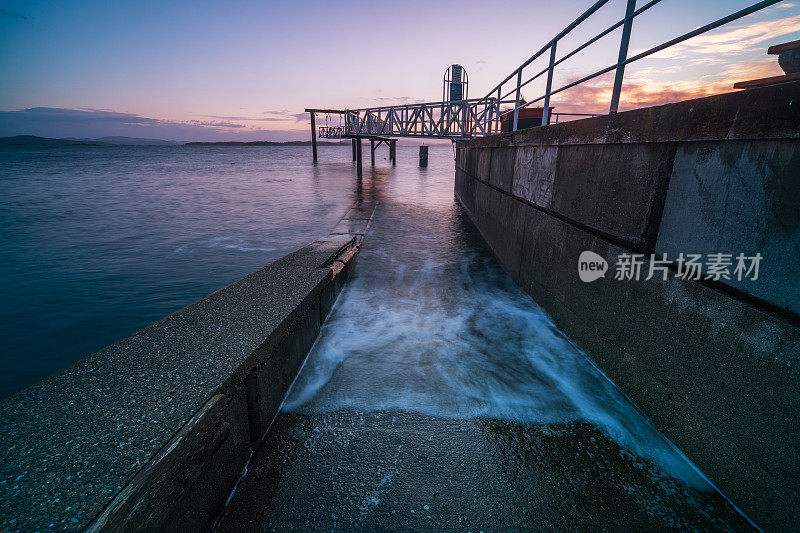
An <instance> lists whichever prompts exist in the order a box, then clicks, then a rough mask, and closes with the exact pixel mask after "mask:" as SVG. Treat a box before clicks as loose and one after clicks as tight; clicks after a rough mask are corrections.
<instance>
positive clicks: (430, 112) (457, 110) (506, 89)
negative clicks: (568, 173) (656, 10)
mask: <svg viewBox="0 0 800 533" xmlns="http://www.w3.org/2000/svg"><path fill="white" fill-rule="evenodd" d="M609 2H610V0H598V1H597V2H595V3H594V4H592V6H591V7H589V8H588V9H587V10H586V11H584V12H583V13H582V14H581V15H580V16H579V17H578V18H576V19H575V20H574V21H573V22H572V23H571V24H570V25H568V26H567V27H566V28H564V29H563V30H562V31H561V32H560V33H558V35H556V36H555V37H553V38H552V39H551V40H550V41H549V42H548V43H547V44H545V45H544V46H543V47H542V48H540V49H539V50H538V51H537V52H536V53H535V54H533V55H532V56H531V57H530V58H528V59H527V60H526V61H525V62H524V63H522V65H520V66H519V67H518V68H516V69H515V70H514V71H513V72H511V73H510V74H509V75H508V76H506V77H505V79H503V81H501V82H500V83H499V84H497V85H496V86H495V87H494V88H493V89H492V90H490V91H489V92H488V93H487V94H486V96H484V97H482V98H475V99H466V98H465V99H463V100H462V99H460V98H459V97H456V98H453V97H452V94H459V95H460V91H459V92H457V93H451V99H450V101H440V102H426V103H417V104H407V105H397V106H382V107H369V108H363V109H306V111H307V112H309V113H311V130H312V143H313V146H314V161H316V160H317V148H316V140H317V130H316V126H315V114H316V113H327V114H337V115H340V116H343V118H344V121H343V124H342V125H340V126H336V127H329V126H325V127H322V128H320V131H319V137H320V138H326V139H346V138H352V139H360V138H377V137H381V138H385V137H412V138H426V139H451V140H452V141H460V140H466V139H472V138H475V137H483V136H486V135H492V134H495V133H499V132H500V131H501V122H503V121H504V120H503V117H504V116H507V118H506V119H505V120H508V121H511V124H510V126H511V127H510V128H509V129H510V130H511V131H516V130H517V129H518V126H519V114H520V110H521V109H524V108H528V107H530V106H531V105H533V104H538V106H541V107H542V113H541V114H542V118H541V124H542V125H543V126H544V125H548V124H550V123H551V118H552V117H553V116H556V118H557V117H558V115H583V114H581V113H552V111H550V110H551V107H550V98H551V97H552V96H553V95H556V94H558V93H560V92H562V91H566V90H568V89H571V88H573V87H575V86H577V85H580V84H582V83H585V82H587V81H589V80H592V79H595V78H597V77H598V76H602V75H603V74H607V73H609V72H612V71H614V72H615V76H614V85H613V90H612V94H611V102H610V106H609V113H616V112H617V109H618V108H619V100H620V93H621V91H622V83H623V79H624V76H625V66H626V65H628V64H630V63H633V62H635V61H638V60H640V59H644V58H646V57H648V56H651V55H653V54H655V53H657V52H660V51H663V50H665V49H667V48H669V47H671V46H674V45H676V44H679V43H682V42H684V41H686V40H688V39H691V38H692V37H696V36H698V35H701V34H703V33H706V32H708V31H711V30H714V29H716V28H719V27H720V26H723V25H725V24H728V23H730V22H733V21H735V20H738V19H740V18H742V17H744V16H747V15H750V14H752V13H755V12H757V11H760V10H762V9H764V8H766V7H769V6H772V5H774V4H778V3H788V0H763V1H761V2H756V3H754V4H752V5H751V6H749V7H747V8H744V9H741V10H739V11H737V12H735V13H731V14H730V15H727V16H725V17H722V18H720V19H718V20H715V21H714V22H711V23H708V24H706V25H704V26H700V27H698V28H696V29H694V30H692V31H690V32H687V33H684V34H683V35H679V36H677V37H675V38H673V39H671V40H669V41H666V42H664V43H661V44H659V45H657V46H653V47H652V48H650V49H648V50H645V51H643V52H640V53H637V54H635V55H634V56H632V57H629V56H628V45H629V42H630V35H631V30H632V27H633V22H634V19H635V18H636V17H638V16H639V15H641V14H643V13H644V12H646V11H648V10H650V9H651V8H652V7H654V6H656V5H657V4H659V3H661V2H662V0H651V1H649V2H646V3H644V4H643V5H641V7H638V8H637V7H636V3H637V1H636V0H622V1H621V2H618V3H617V4H625V13H624V16H623V17H622V18H621V19H619V20H618V21H617V22H616V23H614V24H612V25H611V26H609V27H608V28H606V29H605V30H603V31H601V32H600V33H598V34H597V35H595V36H593V37H592V38H591V39H589V40H587V41H585V42H584V43H583V44H581V45H579V46H577V47H576V48H574V49H572V50H571V51H570V52H568V53H566V54H564V55H562V56H561V57H560V58H557V45H558V43H559V42H560V41H561V40H562V39H563V38H564V37H566V36H567V35H568V34H570V33H571V32H573V30H575V29H576V28H578V27H579V26H580V25H581V24H582V23H583V22H584V21H586V20H587V19H589V18H590V17H591V16H592V15H594V14H595V13H596V12H597V11H599V10H600V9H601V8H602V7H604V6H605V5H606V4H608V3H609ZM620 28H621V29H622V31H621V37H620V44H619V56H618V59H617V62H616V63H614V64H611V65H608V66H606V67H604V68H601V69H599V70H597V71H596V72H594V73H592V74H590V75H588V76H584V77H582V78H581V79H579V80H576V81H573V82H571V83H568V84H566V85H564V86H562V87H558V88H555V89H554V88H553V72H554V70H555V67H556V66H558V65H560V64H561V63H562V62H564V61H566V60H567V59H569V58H571V57H572V56H574V55H575V54H577V53H579V52H581V51H583V50H584V49H586V48H587V47H589V46H590V45H592V44H594V43H595V42H597V41H599V40H600V39H602V38H603V37H606V36H607V35H609V34H610V33H612V32H613V31H615V30H617V29H620ZM540 58H542V59H544V58H548V59H549V61H548V63H547V65H546V66H544V65H540V66H539V67H534V63H535V62H536V60H537V59H540ZM526 69H530V70H529V71H527V75H526V74H525V72H526ZM448 74H449V70H448ZM446 76H447V75H446ZM543 76H544V78H543V80H545V90H544V93H543V94H541V95H540V96H537V97H535V98H532V99H531V100H530V101H524V99H522V98H521V90H522V88H523V87H525V86H527V85H528V84H530V83H532V82H533V81H535V80H537V79H539V78H542V77H543ZM447 81H450V80H449V79H447ZM466 96H467V95H466V94H464V97H466ZM446 97H447V96H446V95H445V96H443V99H444V98H446ZM503 105H510V106H511V107H509V108H507V109H502V108H501V106H503ZM537 120H538V118H537ZM359 144H360V143H359ZM387 144H389V143H388V142H387ZM389 145H390V147H391V144H389ZM354 146H355V144H354ZM354 151H355V148H354Z"/></svg>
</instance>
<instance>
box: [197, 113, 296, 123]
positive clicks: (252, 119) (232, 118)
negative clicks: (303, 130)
mask: <svg viewBox="0 0 800 533" xmlns="http://www.w3.org/2000/svg"><path fill="white" fill-rule="evenodd" d="M203 116H204V117H208V118H213V119H216V120H230V121H239V122H282V121H285V120H291V119H292V117H288V118H287V117H243V116H227V115H203Z"/></svg>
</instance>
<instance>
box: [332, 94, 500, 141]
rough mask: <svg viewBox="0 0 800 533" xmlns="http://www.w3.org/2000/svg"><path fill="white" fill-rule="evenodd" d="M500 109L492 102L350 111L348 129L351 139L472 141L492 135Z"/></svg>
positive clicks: (475, 100) (432, 103)
mask: <svg viewBox="0 0 800 533" xmlns="http://www.w3.org/2000/svg"><path fill="white" fill-rule="evenodd" d="M500 103H501V104H508V103H511V101H510V100H509V101H506V102H500ZM497 109H498V103H497V102H495V101H494V100H493V99H491V98H490V99H485V98H476V99H472V100H459V101H455V102H426V103H421V104H407V105H399V106H385V107H370V108H365V109H348V110H347V113H346V114H345V129H346V131H347V133H348V135H351V136H359V135H361V136H382V135H385V136H402V137H426V138H436V139H469V138H472V137H478V136H483V135H489V134H490V133H492V125H493V124H494V118H495V117H494V115H495V113H496V110H497Z"/></svg>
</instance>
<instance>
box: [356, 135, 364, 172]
mask: <svg viewBox="0 0 800 533" xmlns="http://www.w3.org/2000/svg"><path fill="white" fill-rule="evenodd" d="M355 142H356V175H357V176H358V177H359V178H361V177H362V176H363V175H364V169H363V166H362V162H363V160H362V157H361V138H358V139H355Z"/></svg>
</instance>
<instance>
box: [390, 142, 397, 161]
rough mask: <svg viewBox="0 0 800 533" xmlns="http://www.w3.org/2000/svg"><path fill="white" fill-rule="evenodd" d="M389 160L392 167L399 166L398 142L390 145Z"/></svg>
mask: <svg viewBox="0 0 800 533" xmlns="http://www.w3.org/2000/svg"><path fill="white" fill-rule="evenodd" d="M389 159H391V160H392V166H394V165H396V164H397V141H391V143H389Z"/></svg>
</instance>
